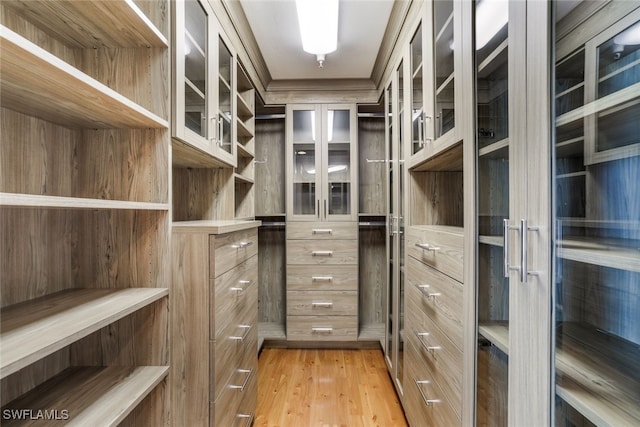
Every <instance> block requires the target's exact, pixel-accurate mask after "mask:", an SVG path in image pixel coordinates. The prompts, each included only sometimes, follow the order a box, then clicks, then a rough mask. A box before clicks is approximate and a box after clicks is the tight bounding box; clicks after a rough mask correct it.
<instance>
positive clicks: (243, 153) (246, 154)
mask: <svg viewBox="0 0 640 427" xmlns="http://www.w3.org/2000/svg"><path fill="white" fill-rule="evenodd" d="M236 149H237V150H238V156H240V157H244V158H247V159H253V157H254V154H253V153H252V152H251V151H249V150H247V147H245V146H244V145H243V144H236Z"/></svg>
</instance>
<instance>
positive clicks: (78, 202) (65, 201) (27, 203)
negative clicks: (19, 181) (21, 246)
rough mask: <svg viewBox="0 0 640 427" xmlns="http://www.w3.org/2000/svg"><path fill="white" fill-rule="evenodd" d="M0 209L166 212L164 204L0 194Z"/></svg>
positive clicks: (167, 206) (166, 205)
mask: <svg viewBox="0 0 640 427" xmlns="http://www.w3.org/2000/svg"><path fill="white" fill-rule="evenodd" d="M0 207H11V208H40V209H119V210H148V211H168V210H169V205H168V204H166V203H149V202H133V201H126V200H105V199H89V198H82V197H62V196H42V195H37V194H18V193H0Z"/></svg>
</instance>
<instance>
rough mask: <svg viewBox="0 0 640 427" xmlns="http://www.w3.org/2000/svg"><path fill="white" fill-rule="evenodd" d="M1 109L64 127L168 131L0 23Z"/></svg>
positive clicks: (164, 122) (145, 112) (164, 123)
mask: <svg viewBox="0 0 640 427" xmlns="http://www.w3.org/2000/svg"><path fill="white" fill-rule="evenodd" d="M0 42H1V43H2V55H0V60H1V61H0V63H1V66H2V76H1V78H2V80H1V85H0V96H2V105H3V107H6V108H9V109H11V110H15V111H19V112H23V113H26V114H29V115H33V116H36V117H40V118H42V119H44V120H47V121H51V122H54V123H59V124H61V125H64V126H71V127H84V128H155V129H160V128H168V126H169V124H168V122H167V120H164V119H162V118H160V117H158V116H157V115H155V114H153V113H151V112H150V111H148V110H146V109H145V108H143V107H141V106H140V105H138V104H136V103H135V102H133V101H131V100H130V99H128V98H126V97H125V96H123V95H121V94H120V93H118V92H116V91H115V90H113V89H111V88H109V87H107V86H105V85H104V84H102V83H100V82H99V81H97V80H95V79H94V78H92V77H90V76H88V75H87V74H85V73H83V72H81V71H79V70H78V69H77V68H74V67H72V66H71V65H69V64H68V63H66V62H64V61H62V60H61V59H60V58H58V57H56V56H54V55H52V54H51V53H49V52H47V51H46V50H44V49H42V48H41V47H39V46H37V45H35V44H33V43H32V42H30V41H29V40H27V39H25V38H24V37H22V36H20V35H19V34H17V33H15V32H13V31H11V30H10V29H8V28H7V27H5V26H3V25H0Z"/></svg>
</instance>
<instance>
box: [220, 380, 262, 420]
mask: <svg viewBox="0 0 640 427" xmlns="http://www.w3.org/2000/svg"><path fill="white" fill-rule="evenodd" d="M257 387H258V371H257V369H250V368H249V369H244V368H243V369H239V370H238V371H236V372H235V373H234V375H233V376H232V377H231V378H229V383H227V384H226V385H225V387H224V390H223V392H222V393H221V394H220V396H219V397H218V399H217V400H216V401H214V402H210V419H211V420H212V421H213V420H215V424H213V425H214V426H229V427H245V426H248V425H250V424H249V421H250V420H249V418H248V417H246V415H247V414H246V411H247V409H249V407H250V405H252V402H253V401H255V402H257ZM255 407H256V406H255V405H253V408H254V409H253V412H255ZM249 415H250V416H251V415H252V413H251V414H249Z"/></svg>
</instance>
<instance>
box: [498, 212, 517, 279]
mask: <svg viewBox="0 0 640 427" xmlns="http://www.w3.org/2000/svg"><path fill="white" fill-rule="evenodd" d="M511 230H516V231H517V230H519V229H518V227H516V226H513V225H509V219H504V220H502V246H503V248H504V251H503V253H502V260H503V262H504V266H503V273H504V277H509V272H510V271H512V270H520V267H512V266H511V261H510V259H509V253H510V252H511V244H510V243H509V231H511Z"/></svg>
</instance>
